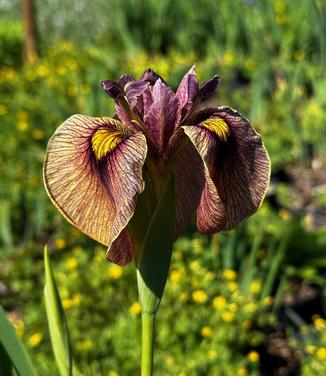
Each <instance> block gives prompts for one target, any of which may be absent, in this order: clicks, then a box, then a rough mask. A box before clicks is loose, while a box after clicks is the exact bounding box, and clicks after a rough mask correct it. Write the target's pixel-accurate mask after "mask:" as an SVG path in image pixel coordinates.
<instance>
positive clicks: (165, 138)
mask: <svg viewBox="0 0 326 376" xmlns="http://www.w3.org/2000/svg"><path fill="white" fill-rule="evenodd" d="M152 98H153V103H152V104H151V106H150V107H149V109H148V111H147V112H146V113H145V115H144V123H145V127H146V129H147V130H148V133H149V136H150V138H151V141H152V142H153V143H154V144H155V145H156V147H157V149H158V151H159V153H160V154H161V155H163V154H164V151H165V149H166V148H167V145H168V142H169V139H170V137H171V136H172V134H173V132H174V130H175V127H176V125H177V124H179V122H180V118H181V113H180V106H179V99H178V98H177V96H176V95H175V93H174V92H173V91H172V89H171V88H170V87H169V86H167V85H165V84H164V83H163V82H162V81H161V80H157V81H156V82H155V84H154V86H153V90H152Z"/></svg>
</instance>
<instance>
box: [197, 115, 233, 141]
mask: <svg viewBox="0 0 326 376" xmlns="http://www.w3.org/2000/svg"><path fill="white" fill-rule="evenodd" d="M201 125H202V126H203V127H205V128H206V129H208V130H209V131H211V132H213V133H215V134H216V135H217V137H218V138H219V139H220V140H222V141H224V142H225V141H226V140H227V138H228V135H229V127H228V125H227V124H226V122H225V121H224V120H223V119H221V118H219V117H214V118H209V119H207V120H205V121H203V122H202V123H201Z"/></svg>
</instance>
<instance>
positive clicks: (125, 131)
mask: <svg viewBox="0 0 326 376" xmlns="http://www.w3.org/2000/svg"><path fill="white" fill-rule="evenodd" d="M218 84H219V78H218V77H217V76H215V77H213V78H212V79H211V80H209V81H208V82H206V83H205V84H204V85H202V86H199V84H198V81H197V78H196V73H195V68H194V67H192V68H191V69H190V70H189V72H188V73H187V74H186V75H185V76H184V77H183V79H182V81H181V83H180V85H179V87H178V89H177V91H176V92H174V91H173V90H172V89H171V88H170V87H169V86H168V85H167V84H166V83H165V82H164V80H163V79H162V78H161V77H160V76H159V75H158V74H156V73H155V72H154V71H152V70H151V69H148V70H147V71H146V72H145V73H144V74H143V76H142V77H141V79H140V80H135V79H134V78H133V77H131V76H129V75H124V76H122V77H121V78H120V80H119V81H109V80H107V81H103V82H102V86H103V88H104V90H105V92H106V93H107V94H108V95H109V96H110V97H112V98H113V99H114V100H115V107H116V116H115V117H114V118H108V117H103V118H92V117H88V116H83V115H74V116H72V117H70V118H69V119H68V120H66V121H65V122H64V123H63V124H62V125H61V126H60V127H59V128H58V129H57V131H56V132H55V134H54V135H53V137H52V138H51V140H50V142H49V146H48V152H47V156H46V160H45V170H44V171H45V173H44V176H45V185H46V188H47V191H48V193H49V195H50V197H51V198H52V200H53V202H54V204H55V205H56V206H57V207H58V209H59V210H60V211H61V212H62V213H63V214H64V215H65V217H66V218H67V219H68V220H69V221H70V222H71V223H72V224H74V225H75V226H77V227H78V228H79V229H80V230H81V231H83V232H84V233H86V234H87V235H89V236H90V237H92V238H94V239H96V240H97V241H99V242H100V243H103V244H105V245H107V246H108V250H109V252H108V258H109V260H111V261H113V262H115V263H117V264H121V265H124V264H126V263H128V262H129V261H130V260H131V259H132V255H133V238H132V236H130V231H129V230H128V224H129V222H130V220H131V218H132V216H133V214H134V212H135V208H136V203H137V198H138V196H139V194H140V193H142V192H143V191H144V189H145V192H146V191H147V190H148V191H150V194H151V197H153V202H154V206H155V202H158V200H159V198H160V195H161V193H162V186H163V185H164V181H165V180H166V179H167V176H168V175H170V174H173V178H174V182H175V202H176V235H178V234H180V233H181V232H182V230H183V229H184V228H185V226H186V225H187V224H188V223H189V221H190V219H191V217H192V216H193V214H194V213H195V212H196V211H197V227H198V230H199V231H201V232H203V233H211V232H217V231H222V230H229V229H231V228H233V227H234V226H236V225H237V224H238V223H239V222H241V221H242V220H243V219H245V218H247V217H248V216H250V215H251V214H253V213H254V212H255V211H256V210H257V209H258V207H259V206H260V204H261V202H262V200H263V198H264V195H265V192H266V189H267V186H268V182H269V176H270V160H269V157H268V154H267V151H266V149H265V148H264V146H263V144H262V140H261V137H260V136H259V135H258V134H257V133H256V132H255V130H254V129H253V127H252V126H251V125H250V124H249V122H248V120H246V119H245V118H244V117H242V116H241V115H240V114H239V113H238V112H236V111H235V110H233V109H231V108H229V107H216V108H213V107H207V108H203V104H202V102H203V100H204V99H206V98H208V97H209V96H210V95H212V94H213V93H214V92H215V90H216V88H217V86H218Z"/></svg>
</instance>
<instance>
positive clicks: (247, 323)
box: [241, 320, 251, 330]
mask: <svg viewBox="0 0 326 376" xmlns="http://www.w3.org/2000/svg"><path fill="white" fill-rule="evenodd" d="M241 326H242V328H243V329H245V330H248V329H250V328H251V322H250V320H245V321H244V322H243V323H242V324H241Z"/></svg>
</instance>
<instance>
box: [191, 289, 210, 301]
mask: <svg viewBox="0 0 326 376" xmlns="http://www.w3.org/2000/svg"><path fill="white" fill-rule="evenodd" d="M207 299H208V296H207V294H206V292H205V291H204V290H196V291H194V292H193V293H192V300H193V301H194V302H195V303H196V304H203V303H206V302H207Z"/></svg>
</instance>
